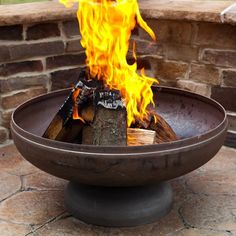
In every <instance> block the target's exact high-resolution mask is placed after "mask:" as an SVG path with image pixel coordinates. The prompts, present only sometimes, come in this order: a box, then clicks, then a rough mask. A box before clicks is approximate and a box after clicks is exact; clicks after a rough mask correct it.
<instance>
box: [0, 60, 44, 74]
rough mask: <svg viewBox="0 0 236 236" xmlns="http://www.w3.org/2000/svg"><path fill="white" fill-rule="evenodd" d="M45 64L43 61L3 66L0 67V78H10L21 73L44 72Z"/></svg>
mask: <svg viewBox="0 0 236 236" xmlns="http://www.w3.org/2000/svg"><path fill="white" fill-rule="evenodd" d="M42 70H43V64H42V62H41V61H23V62H15V63H8V64H3V65H1V66H0V76H9V75H14V74H17V73H21V72H36V71H42Z"/></svg>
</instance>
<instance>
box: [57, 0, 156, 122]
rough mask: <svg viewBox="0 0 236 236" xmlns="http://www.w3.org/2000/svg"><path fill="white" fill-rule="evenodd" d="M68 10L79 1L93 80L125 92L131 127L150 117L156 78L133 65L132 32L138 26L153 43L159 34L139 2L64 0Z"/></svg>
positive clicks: (135, 0) (80, 19) (79, 15)
mask: <svg viewBox="0 0 236 236" xmlns="http://www.w3.org/2000/svg"><path fill="white" fill-rule="evenodd" d="M60 2H62V3H63V4H65V5H66V6H67V7H68V6H71V5H72V4H73V3H74V2H79V8H78V11H77V18H78V21H79V25H80V32H81V36H82V39H81V45H82V46H83V47H84V48H85V50H86V51H85V52H86V56H87V59H86V64H87V66H88V67H89V70H90V74H91V76H92V77H93V78H97V79H99V80H103V81H104V83H105V85H106V86H107V87H108V88H110V89H117V90H119V91H120V92H121V95H122V97H123V98H124V100H125V102H126V109H127V123H128V126H130V125H131V124H132V123H133V122H135V120H136V119H137V118H138V119H140V120H145V119H146V118H147V116H148V115H149V113H148V110H147V106H148V105H149V104H153V105H154V101H153V93H152V90H151V86H152V84H153V83H157V80H156V79H155V78H150V77H148V76H146V75H145V73H144V69H142V70H141V72H140V74H138V73H137V62H136V54H135V46H134V47H133V56H134V59H135V62H134V63H133V64H132V65H129V64H128V63H127V60H126V56H127V53H128V50H129V40H130V37H131V31H132V30H133V29H134V28H135V26H136V24H137V23H138V24H139V26H140V27H142V28H143V29H144V30H146V31H147V32H148V34H149V35H150V36H151V38H152V39H153V40H156V37H155V34H154V33H153V31H152V30H151V29H150V28H149V26H148V25H147V24H146V22H145V21H144V20H143V18H142V17H141V15H140V11H139V6H138V3H137V0H116V1H112V0H60Z"/></svg>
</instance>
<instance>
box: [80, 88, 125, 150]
mask: <svg viewBox="0 0 236 236" xmlns="http://www.w3.org/2000/svg"><path fill="white" fill-rule="evenodd" d="M94 104H95V105H94V107H95V114H94V120H93V123H92V124H91V127H89V126H87V127H84V129H83V139H82V140H83V141H82V143H84V144H93V145H116V146H126V145H127V130H126V129H127V121H126V117H127V114H126V108H125V106H124V104H123V101H122V98H121V96H120V92H119V91H117V90H100V91H99V90H97V91H96V92H95V98H94Z"/></svg>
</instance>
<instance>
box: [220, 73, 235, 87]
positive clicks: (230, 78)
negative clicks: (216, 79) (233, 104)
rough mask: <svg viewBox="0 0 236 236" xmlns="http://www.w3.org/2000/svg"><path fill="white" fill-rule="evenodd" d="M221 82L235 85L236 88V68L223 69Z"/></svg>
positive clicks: (228, 85) (231, 85) (229, 85)
mask: <svg viewBox="0 0 236 236" xmlns="http://www.w3.org/2000/svg"><path fill="white" fill-rule="evenodd" d="M222 80H223V81H222V83H223V86H226V87H235V89H236V70H223V71H222Z"/></svg>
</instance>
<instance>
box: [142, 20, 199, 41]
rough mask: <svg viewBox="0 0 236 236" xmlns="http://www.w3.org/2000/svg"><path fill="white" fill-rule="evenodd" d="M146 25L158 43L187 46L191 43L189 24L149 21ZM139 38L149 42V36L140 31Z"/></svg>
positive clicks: (191, 29)
mask: <svg viewBox="0 0 236 236" xmlns="http://www.w3.org/2000/svg"><path fill="white" fill-rule="evenodd" d="M147 23H148V25H149V26H150V27H151V29H152V30H153V31H154V33H155V35H156V37H157V41H158V42H160V43H162V42H163V43H167V42H168V43H181V44H182V43H183V44H189V43H191V41H192V37H193V32H194V29H193V26H192V24H191V23H190V22H183V21H181V22H180V21H171V20H153V19H150V20H147ZM139 36H140V38H144V39H149V40H150V36H149V35H148V34H147V33H146V32H144V30H142V29H140V31H139Z"/></svg>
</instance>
